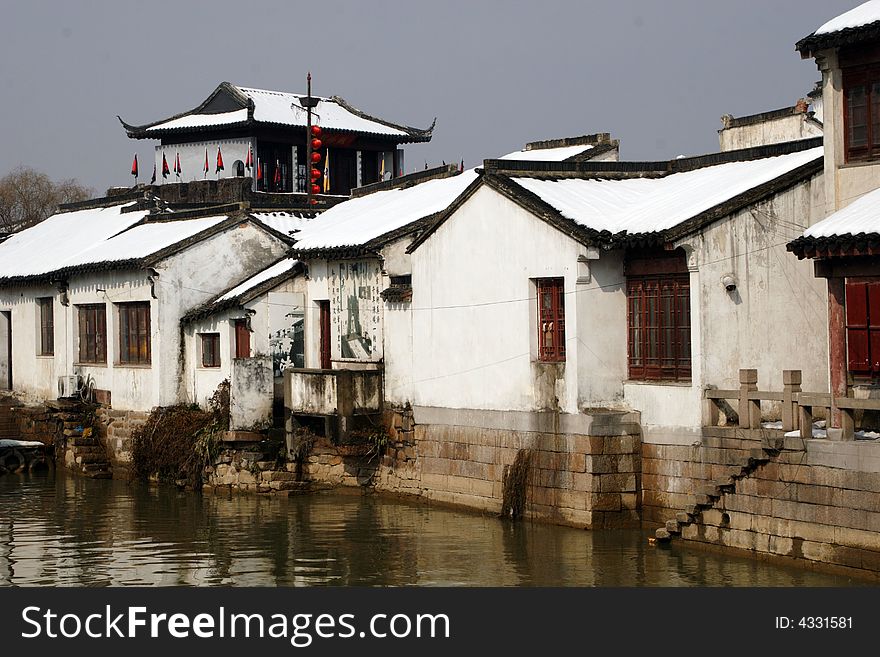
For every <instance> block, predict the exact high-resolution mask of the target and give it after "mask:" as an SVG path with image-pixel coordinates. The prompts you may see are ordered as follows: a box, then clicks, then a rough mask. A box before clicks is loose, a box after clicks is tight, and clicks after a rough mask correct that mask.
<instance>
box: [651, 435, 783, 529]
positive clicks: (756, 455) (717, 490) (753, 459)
mask: <svg viewBox="0 0 880 657" xmlns="http://www.w3.org/2000/svg"><path fill="white" fill-rule="evenodd" d="M763 442H764V444H763V445H762V446H761V447H755V448H752V449H750V450H749V453H748V456H741V457H738V459H737V460H738V462H737V464H736V467H737V468H738V470H734V472H733V473H732V474H730V475H728V476H727V477H726V478H725V479H724V480H723V481H718V480H716V481H713V482H710V483H708V484H703V485H701V486H699V487H698V489H697V491H696V492H695V493H694V495H693V497H692V501H691V503H690V504H688V505H687V506H686V507H685V509H684V511H679V512H678V513H676V514H675V518H672V519H671V520H667V521H666V525H665V526H664V527H660V528H659V529H657V530H656V531H655V532H654V537H655V539H656V540H657V542H659V543H666V542H668V541H670V540H672V538H673V537H674V536H679V535H680V534H681V529H682V527H687V526H689V525H691V524H693V523H694V522H697V521H698V520H699V518H700V516H701V514H702V513H703V512H704V511H706V510H709V509H714V508H715V507H716V505H717V504H718V502H719V501H720V500H722V499H723V498H724V496H725V495H726V494H727V493H732V492H735V491H736V484H737V482H738V481H740V480H742V479H745V478H747V477H749V476H751V475H752V473H754V472H755V470H757V469H758V468H760V467H761V466H763V465H764V464H766V463H768V462H770V461H771V460H772V459H773V458H774V457H776V456H778V455H779V453H780V452H781V451H782V450H783V448H784V447H785V438H784V437H783V436H781V435H779V436H773V437H770V438H767V439H765V440H764V441H763Z"/></svg>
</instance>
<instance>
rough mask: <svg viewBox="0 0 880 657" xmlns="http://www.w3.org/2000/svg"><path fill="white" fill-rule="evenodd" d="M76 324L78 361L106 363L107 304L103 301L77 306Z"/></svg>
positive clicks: (96, 363) (95, 363) (87, 363)
mask: <svg viewBox="0 0 880 657" xmlns="http://www.w3.org/2000/svg"><path fill="white" fill-rule="evenodd" d="M77 325H78V332H77V333H78V335H79V356H78V362H80V363H83V364H85V365H106V364H107V306H106V305H105V304H103V303H89V304H83V305H80V306H77ZM90 329H91V330H90Z"/></svg>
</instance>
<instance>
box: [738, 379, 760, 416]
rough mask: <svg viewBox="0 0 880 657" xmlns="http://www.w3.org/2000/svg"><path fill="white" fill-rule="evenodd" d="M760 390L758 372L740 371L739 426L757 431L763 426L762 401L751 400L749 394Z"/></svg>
mask: <svg viewBox="0 0 880 657" xmlns="http://www.w3.org/2000/svg"><path fill="white" fill-rule="evenodd" d="M757 389H758V370H751V369H749V370H740V371H739V426H740V428H742V429H757V428H759V427H760V426H761V401H760V400H758V399H749V397H748V394H749V393H750V392H754V391H756V390H757Z"/></svg>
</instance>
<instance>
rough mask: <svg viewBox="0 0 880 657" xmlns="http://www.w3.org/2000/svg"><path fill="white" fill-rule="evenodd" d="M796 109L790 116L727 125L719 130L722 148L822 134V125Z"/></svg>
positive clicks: (730, 148)
mask: <svg viewBox="0 0 880 657" xmlns="http://www.w3.org/2000/svg"><path fill="white" fill-rule="evenodd" d="M794 110H795V108H792V113H791V114H790V115H788V116H775V117H773V118H769V119H767V120H764V121H758V122H755V123H749V124H748V125H740V126H736V125H732V126H730V127H727V126H725V127H724V128H722V129H721V130H719V131H718V141H719V142H720V145H721V150H722V151H733V150H737V149H740V148H752V147H754V146H764V145H766V144H779V143H781V142H786V141H796V140H798V139H810V138H811V137H821V136H822V127H821V126H820V125H819V124H818V123H817V122H816V121H813V120H811V119H810V118H808V117H807V115H806V114H805V113H803V112H798V113H795V112H794ZM722 121H724V118H722Z"/></svg>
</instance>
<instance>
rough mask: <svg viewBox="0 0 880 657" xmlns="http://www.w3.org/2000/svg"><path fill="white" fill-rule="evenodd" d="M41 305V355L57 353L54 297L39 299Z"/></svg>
mask: <svg viewBox="0 0 880 657" xmlns="http://www.w3.org/2000/svg"><path fill="white" fill-rule="evenodd" d="M37 301H38V302H39V305H40V355H41V356H52V355H54V354H55V308H54V306H53V303H54V300H53V299H52V297H44V298H41V299H37Z"/></svg>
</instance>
